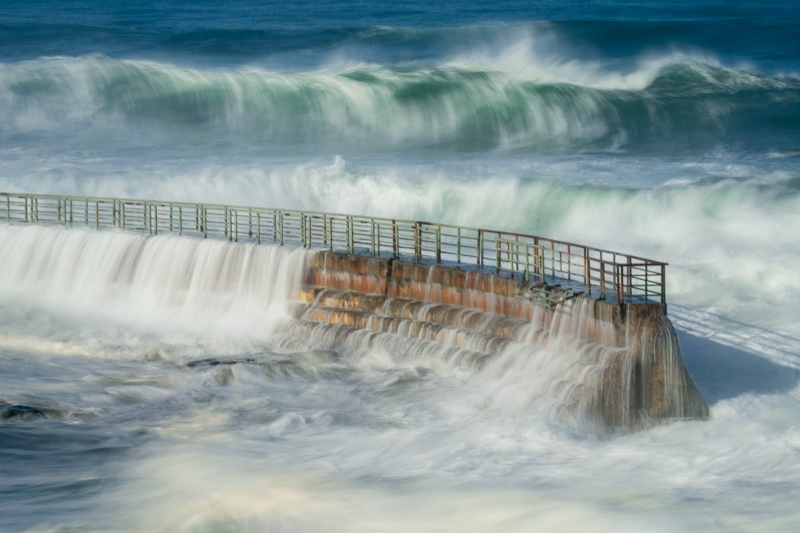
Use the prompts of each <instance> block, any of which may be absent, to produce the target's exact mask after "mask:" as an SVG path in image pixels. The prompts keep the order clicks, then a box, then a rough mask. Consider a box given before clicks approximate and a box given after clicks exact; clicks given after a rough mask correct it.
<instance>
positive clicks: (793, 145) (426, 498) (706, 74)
mask: <svg viewBox="0 0 800 533" xmlns="http://www.w3.org/2000/svg"><path fill="white" fill-rule="evenodd" d="M0 191H2V192H30V193H48V194H71V195H87V196H113V197H132V198H150V199H159V200H175V201H197V202H213V203H228V204H236V205H253V206H264V207H282V208H293V209H308V210H318V211H333V212H341V213H350V214H357V215H369V216H384V217H397V218H403V219H411V220H425V221H432V222H443V223H451V224H461V225H466V226H472V227H486V228H492V229H503V230H513V231H520V232H526V233H532V234H538V235H543V236H547V237H553V238H557V239H561V240H566V241H571V242H579V243H585V244H588V245H591V246H595V247H598V248H604V249H611V250H619V251H621V252H626V253H631V254H635V255H639V256H643V257H650V258H653V259H656V260H662V261H666V262H668V263H669V267H668V269H667V294H668V297H667V300H668V304H669V317H670V319H671V320H672V322H673V323H674V325H675V327H676V329H677V332H678V336H679V339H680V341H681V345H682V350H683V357H684V361H685V364H686V367H687V369H688V371H689V373H690V375H691V376H692V378H693V380H694V382H695V384H696V385H697V387H698V389H699V390H700V392H701V393H702V395H703V396H704V398H705V399H706V400H707V402H708V404H709V406H710V410H711V416H710V419H709V420H704V421H700V420H690V421H685V420H684V421H674V422H671V423H668V424H663V425H657V426H655V427H652V428H650V429H647V430H644V431H638V432H629V433H620V434H613V435H603V434H597V433H596V432H593V431H590V430H589V429H588V428H585V429H584V428H581V427H580V426H575V425H569V426H565V425H562V424H559V423H557V422H554V421H553V420H552V419H551V418H550V417H548V416H546V413H544V412H542V411H541V410H540V409H537V408H535V407H532V405H531V402H529V401H527V400H525V399H526V398H528V397H529V395H531V394H534V393H536V392H537V391H536V390H535V389H536V387H537V386H541V385H538V384H537V383H533V382H530V383H529V382H522V381H520V380H519V379H515V373H517V374H518V375H521V376H528V374H526V373H525V372H524V371H523V370H524V369H523V368H522V365H523V362H520V363H519V364H520V367H519V368H515V367H514V365H515V362H514V361H513V360H510V361H508V368H507V369H506V370H505V371H503V372H498V373H497V374H491V373H487V372H483V371H481V370H480V369H476V368H470V367H468V366H464V365H459V364H454V363H452V362H450V361H445V360H437V359H436V358H430V357H420V356H418V354H416V353H415V352H413V350H412V348H411V347H409V348H408V351H407V352H406V351H404V350H403V349H402V348H401V349H397V350H394V351H387V350H376V349H361V348H359V347H352V346H351V347H348V348H347V349H341V350H339V351H338V352H337V353H333V352H331V351H330V350H327V349H323V347H322V346H321V344H320V343H319V342H317V341H316V340H315V339H301V338H300V339H299V338H295V339H291V342H289V341H288V340H287V339H286V338H285V335H283V334H282V333H281V332H283V331H285V329H283V328H285V327H286V324H287V323H288V322H290V321H291V318H290V317H288V315H287V312H286V304H287V302H288V300H290V299H291V294H292V290H293V287H296V286H297V284H298V283H299V281H298V279H297V272H298V271H299V270H300V269H301V267H302V265H303V264H304V261H307V260H308V253H307V252H304V251H302V250H289V249H281V248H275V247H268V246H263V249H260V250H258V251H257V252H252V253H253V254H256V255H257V256H258V257H257V259H258V261H260V263H258V264H261V265H269V267H268V268H267V270H268V273H269V275H264V276H263V277H258V276H255V275H253V276H252V279H250V278H248V280H249V281H248V282H247V283H245V284H243V285H242V286H241V287H240V288H239V289H237V291H238V292H237V291H233V292H231V291H228V290H225V288H221V286H222V285H224V284H225V281H224V280H225V279H228V278H225V276H227V275H229V274H226V273H225V268H226V265H227V264H228V263H225V261H226V259H225V258H230V257H234V256H236V254H239V253H243V252H241V248H240V247H241V246H245V245H237V244H233V243H226V242H222V241H213V242H212V241H208V242H207V243H204V244H203V245H200V244H198V243H197V242H196V241H194V240H192V239H189V238H182V239H181V238H177V237H167V236H160V237H154V238H150V239H146V238H145V237H144V236H137V235H131V234H119V233H115V232H100V233H97V232H93V231H86V230H78V229H74V230H69V231H65V230H59V229H54V228H24V227H20V226H13V227H8V226H6V225H4V224H0V413H2V414H3V416H2V419H0V531H3V532H5V531H8V532H19V531H35V532H45V531H47V532H73V531H81V532H83V531H124V532H128V531H131V532H134V531H164V532H167V531H169V532H176V531H186V532H212V531H213V532H256V531H258V532H260V531H269V532H322V531H325V532H337V531H347V532H361V531H370V532H377V531H381V532H382V531H386V532H392V531H426V532H427V531H430V532H434V531H435V532H447V531H459V532H461V533H466V532H501V531H502V532H514V531H543V532H548V531H585V532H595V531H596V532H610V531H613V532H615V533H618V532H626V531H630V532H639V531H644V530H646V531H653V532H678V531H680V532H683V531H724V532H756V531H759V532H761V531H764V532H767V531H768V532H773V531H775V532H778V531H787V532H794V531H797V530H798V523H800V510H798V506H797V502H798V501H800V386H799V382H800V306H798V301H800V276H799V275H798V272H800V9H798V7H797V5H796V3H795V2H791V1H762V2H753V1H741V2H723V1H717V0H700V1H697V2H685V1H677V0H668V1H665V2H660V3H655V2H639V1H632V0H631V1H622V0H598V1H594V2H563V1H562V2H555V1H552V0H545V1H542V2H536V3H533V2H522V1H512V0H506V1H502V0H501V1H495V2H486V1H483V0H480V1H479V0H475V1H464V0H456V1H453V2H449V3H432V2H420V1H418V0H413V1H408V2H378V1H375V0H354V1H351V2H343V1H331V0H318V1H315V2H310V1H306V0H303V1H296V2H290V3H285V2H273V1H271V0H265V1H262V2H255V1H253V0H230V1H221V0H219V1H217V2H208V1H204V0H195V1H192V2H189V1H181V0H166V1H162V2H154V1H143V2H137V3H135V4H134V3H130V4H129V3H113V2H92V1H88V0H68V1H60V2H56V1H54V0H37V1H21V0H5V1H4V2H3V3H2V4H0ZM43 243H44V244H43ZM131 250H138V251H137V252H132V251H131ZM142 250H144V251H142ZM140 252H141V253H140ZM145 252H146V253H145ZM248 253H251V252H248ZM131 254H133V255H135V256H136V258H135V260H133V259H131V257H133V256H132V255H131ZM137 254H138V255H137ZM109 258H115V261H110V260H109ZM190 260H191V261H198V262H199V263H198V264H202V265H204V267H203V268H202V269H197V270H196V271H195V272H194V274H193V276H194V277H191V279H189V277H187V275H186V274H185V272H186V269H187V268H188V267H186V266H185V264H184V263H182V261H183V262H188V261H190ZM126 265H127V266H126ZM131 265H133V266H131ZM181 265H183V266H181ZM123 267H124V268H128V267H130V268H133V269H134V271H135V272H134V273H133V274H131V279H132V281H131V282H130V283H129V284H120V283H117V282H116V281H115V280H116V279H117V278H115V272H116V271H115V270H113V269H114V268H123ZM181 268H183V269H184V270H181ZM265 302H266V303H265ZM290 344H291V345H292V349H291V350H289V349H288V348H287V346H289V345H290ZM212 361H217V362H219V361H225V363H224V364H216V363H214V364H212V363H211V362H212ZM526 387H527V389H526ZM509 391H512V392H509ZM15 405H24V406H30V407H33V408H35V409H36V410H37V411H26V412H21V411H19V410H17V411H13V409H12V406H15ZM12 414H13V416H12Z"/></svg>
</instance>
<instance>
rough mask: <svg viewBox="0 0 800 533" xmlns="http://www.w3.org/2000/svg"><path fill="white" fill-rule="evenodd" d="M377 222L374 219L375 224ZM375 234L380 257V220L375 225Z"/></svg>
mask: <svg viewBox="0 0 800 533" xmlns="http://www.w3.org/2000/svg"><path fill="white" fill-rule="evenodd" d="M374 223H375V221H374V219H373V224H374ZM375 235H376V236H377V242H376V244H377V250H378V257H380V255H381V224H380V222H379V223H377V224H376V225H375Z"/></svg>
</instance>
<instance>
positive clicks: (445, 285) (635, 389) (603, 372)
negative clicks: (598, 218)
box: [295, 252, 708, 428]
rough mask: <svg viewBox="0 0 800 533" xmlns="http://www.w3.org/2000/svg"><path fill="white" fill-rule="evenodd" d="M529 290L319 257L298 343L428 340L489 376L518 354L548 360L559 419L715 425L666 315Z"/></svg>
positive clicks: (545, 390) (445, 271) (500, 280)
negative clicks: (494, 364) (492, 366)
mask: <svg viewBox="0 0 800 533" xmlns="http://www.w3.org/2000/svg"><path fill="white" fill-rule="evenodd" d="M525 289H526V287H525V284H524V283H521V282H519V281H515V280H513V279H510V278H507V277H503V276H500V275H497V274H491V273H483V272H475V271H466V270H459V269H455V268H451V267H446V266H441V265H438V266H437V265H425V264H420V263H414V262H408V261H402V260H398V259H381V258H372V257H363V256H357V255H353V254H342V253H331V252H319V253H317V254H316V255H315V256H314V258H313V259H312V261H311V264H310V265H309V267H308V270H307V272H306V275H305V278H304V286H303V288H302V289H301V295H300V298H301V300H302V301H303V302H304V304H305V305H303V306H302V307H301V308H299V309H298V310H297V311H296V316H297V317H298V319H299V322H298V323H297V324H296V325H295V328H296V331H295V333H297V334H306V335H309V336H312V337H314V336H316V337H319V338H322V337H325V335H327V338H328V340H329V342H330V343H331V344H342V343H346V342H347V337H348V336H349V335H356V336H357V337H358V338H359V339H360V342H372V343H377V344H380V343H381V342H386V341H381V338H380V337H374V336H373V337H370V336H365V335H364V334H363V333H356V332H363V331H364V330H367V331H372V332H376V333H384V334H390V335H391V336H392V337H396V336H401V337H408V338H413V339H426V340H428V341H431V343H434V345H438V344H441V345H444V346H446V347H449V348H446V347H434V348H430V347H423V349H425V348H427V349H428V350H432V351H436V350H439V351H441V350H444V351H445V352H447V351H448V349H449V353H446V354H444V357H448V356H449V357H462V358H466V359H469V360H470V361H471V364H473V365H474V366H476V367H479V368H483V367H486V366H487V365H488V364H489V363H490V362H491V360H492V358H501V357H503V356H507V355H508V354H514V357H518V358H531V359H532V360H536V359H541V360H542V362H544V363H545V364H543V365H542V367H541V369H540V370H541V372H542V373H543V374H548V373H550V375H548V376H546V379H545V381H546V383H544V386H543V387H542V386H541V384H540V390H539V391H538V392H539V393H540V394H541V395H542V396H550V398H549V400H550V403H551V404H552V405H557V406H558V410H561V411H564V412H556V413H551V414H553V416H554V417H556V418H562V417H569V418H574V417H575V416H581V417H586V416H589V417H591V418H596V420H599V421H602V423H603V424H604V425H606V426H609V427H617V428H619V427H626V428H635V427H643V426H647V425H649V424H652V423H655V422H657V421H659V420H668V419H675V418H705V417H707V416H708V406H707V405H706V403H705V401H704V400H703V398H702V397H701V396H700V394H699V392H698V391H697V389H696V388H695V386H694V384H693V383H692V380H691V378H690V377H689V375H688V373H687V372H686V369H685V368H684V366H683V362H682V358H681V354H680V349H679V346H678V342H677V338H676V335H675V332H674V330H673V328H672V325H671V323H670V322H669V320H668V319H667V317H666V316H665V315H664V313H663V309H662V307H661V306H660V305H658V304H648V303H639V304H634V303H629V304H619V303H616V302H609V301H604V300H596V299H593V298H589V297H587V296H584V295H581V294H577V295H576V294H570V296H569V297H566V296H565V292H564V291H563V290H562V289H560V288H559V287H544V288H541V287H540V291H539V292H538V293H531V292H529V291H526V290H525ZM552 301H557V302H558V303H555V304H549V303H548V302H552ZM387 341H388V342H390V343H391V342H392V341H394V342H395V343H396V342H397V340H396V339H387ZM554 354H558V355H557V356H554ZM439 355H440V356H442V354H439ZM548 358H549V359H550V362H551V363H554V364H551V365H548V364H547V361H546V360H548ZM548 366H551V367H555V368H548ZM553 372H555V374H554V375H553ZM540 377H543V376H540Z"/></svg>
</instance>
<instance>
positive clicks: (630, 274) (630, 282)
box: [628, 256, 647, 300]
mask: <svg viewBox="0 0 800 533" xmlns="http://www.w3.org/2000/svg"><path fill="white" fill-rule="evenodd" d="M645 268H647V267H645ZM628 296H631V297H633V267H632V266H631V258H630V256H629V257H628ZM644 299H645V300H647V291H646V290H645V294H644Z"/></svg>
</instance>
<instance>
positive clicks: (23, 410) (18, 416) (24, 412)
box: [0, 405, 47, 420]
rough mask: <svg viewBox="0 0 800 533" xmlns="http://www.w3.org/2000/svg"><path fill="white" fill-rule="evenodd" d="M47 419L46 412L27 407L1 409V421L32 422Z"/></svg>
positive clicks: (16, 406) (11, 406) (13, 406)
mask: <svg viewBox="0 0 800 533" xmlns="http://www.w3.org/2000/svg"><path fill="white" fill-rule="evenodd" d="M34 418H47V415H46V414H45V413H44V411H42V410H40V409H37V408H35V407H29V406H27V405H9V406H8V407H3V408H2V409H0V420H12V419H15V420H32V419H34Z"/></svg>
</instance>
